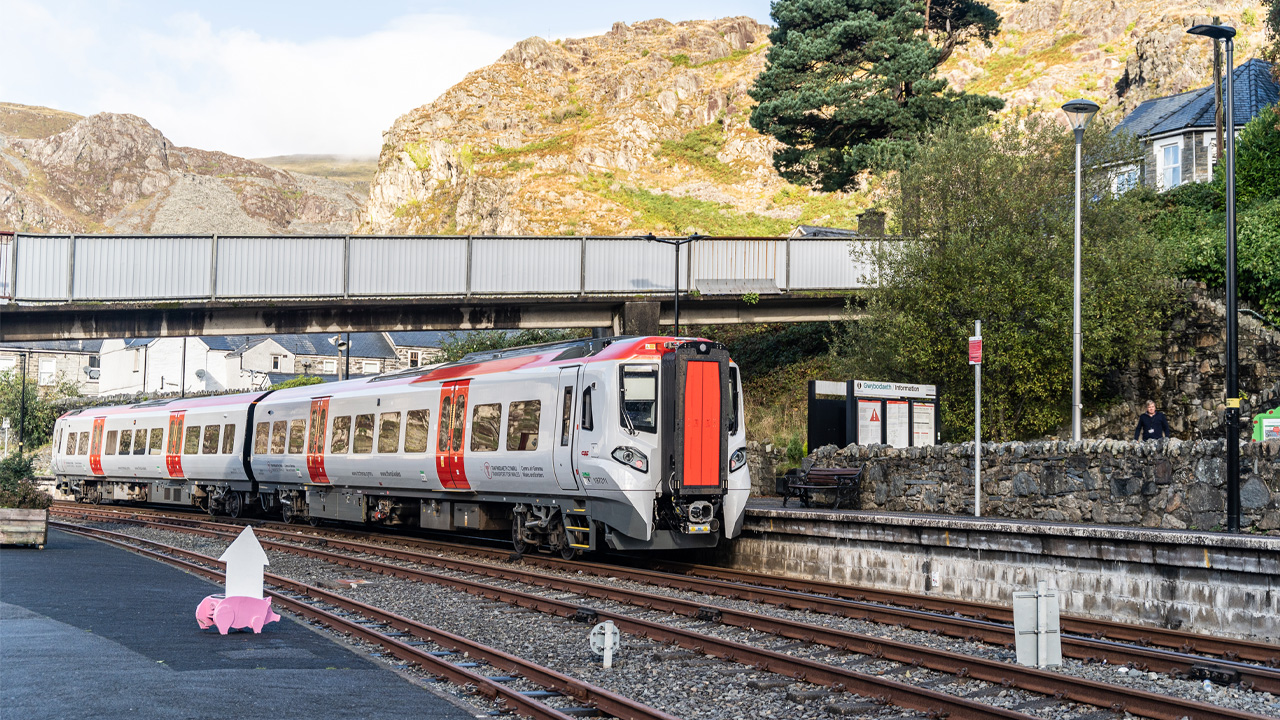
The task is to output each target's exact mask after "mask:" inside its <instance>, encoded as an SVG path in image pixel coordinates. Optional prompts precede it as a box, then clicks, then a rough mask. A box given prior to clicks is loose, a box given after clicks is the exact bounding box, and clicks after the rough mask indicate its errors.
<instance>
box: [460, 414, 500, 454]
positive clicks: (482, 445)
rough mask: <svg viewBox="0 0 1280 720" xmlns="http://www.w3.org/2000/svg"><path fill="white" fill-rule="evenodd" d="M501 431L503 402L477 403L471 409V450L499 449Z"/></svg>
mask: <svg viewBox="0 0 1280 720" xmlns="http://www.w3.org/2000/svg"><path fill="white" fill-rule="evenodd" d="M459 405H461V403H459ZM501 431H502V403H492V404H485V405H476V406H475V407H473V408H472V409H471V452H493V451H494V450H497V449H498V433H499V432H501Z"/></svg>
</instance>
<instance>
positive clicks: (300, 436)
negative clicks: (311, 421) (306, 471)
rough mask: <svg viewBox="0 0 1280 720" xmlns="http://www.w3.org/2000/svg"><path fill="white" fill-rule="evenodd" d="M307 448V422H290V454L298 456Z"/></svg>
mask: <svg viewBox="0 0 1280 720" xmlns="http://www.w3.org/2000/svg"><path fill="white" fill-rule="evenodd" d="M306 447H307V421H306V420H290V421H289V454H290V455H297V454H298V453H301V452H302V451H303V450H305V449H306Z"/></svg>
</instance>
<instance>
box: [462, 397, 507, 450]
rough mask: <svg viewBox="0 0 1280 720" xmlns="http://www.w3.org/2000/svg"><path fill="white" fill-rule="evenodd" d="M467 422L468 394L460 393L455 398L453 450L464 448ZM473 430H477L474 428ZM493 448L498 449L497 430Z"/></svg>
mask: <svg viewBox="0 0 1280 720" xmlns="http://www.w3.org/2000/svg"><path fill="white" fill-rule="evenodd" d="M466 422H467V396H466V395H462V394H459V395H457V396H456V397H455V398H454V399H453V452H458V451H460V450H462V434H463V430H464V429H465V425H466ZM472 432H475V430H474V429H473V430H472ZM494 436H495V437H494V439H493V449H494V450H497V449H498V438H497V431H496V430H495V431H494Z"/></svg>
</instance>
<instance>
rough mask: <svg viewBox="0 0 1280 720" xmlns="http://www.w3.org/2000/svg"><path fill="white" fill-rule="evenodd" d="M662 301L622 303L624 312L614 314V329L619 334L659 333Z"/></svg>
mask: <svg viewBox="0 0 1280 720" xmlns="http://www.w3.org/2000/svg"><path fill="white" fill-rule="evenodd" d="M661 310H662V303H659V302H652V301H648V302H628V303H623V304H622V312H621V313H618V314H617V315H615V316H614V319H613V329H614V332H616V333H617V334H619V335H657V334H658V317H659V315H660V314H661Z"/></svg>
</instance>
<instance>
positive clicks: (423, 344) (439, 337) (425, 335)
mask: <svg viewBox="0 0 1280 720" xmlns="http://www.w3.org/2000/svg"><path fill="white" fill-rule="evenodd" d="M451 334H452V333H449V332H444V331H440V330H421V331H417V332H388V333H387V335H388V336H390V337H391V344H393V345H395V346H396V347H411V348H438V347H441V346H443V345H444V342H445V340H447V339H448V338H449V335H451Z"/></svg>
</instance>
